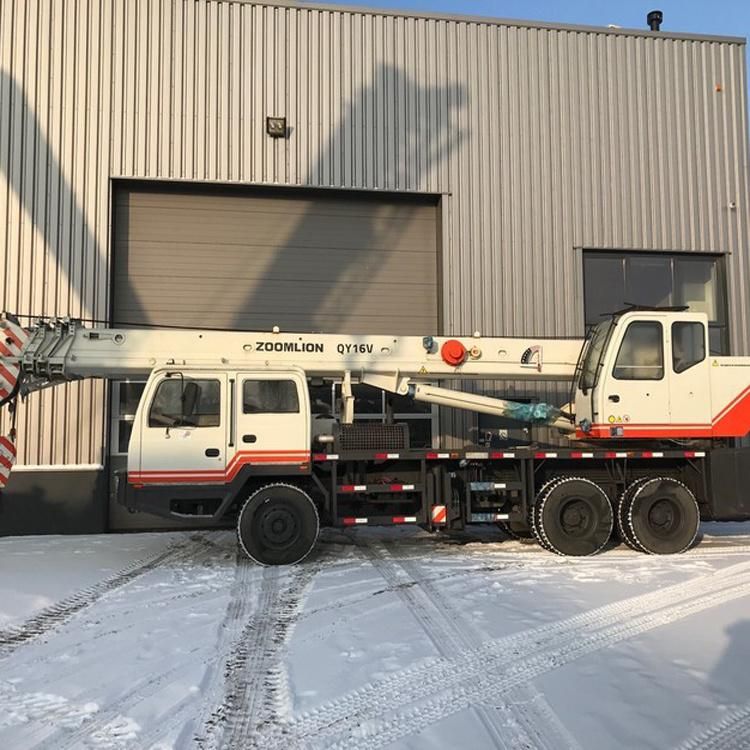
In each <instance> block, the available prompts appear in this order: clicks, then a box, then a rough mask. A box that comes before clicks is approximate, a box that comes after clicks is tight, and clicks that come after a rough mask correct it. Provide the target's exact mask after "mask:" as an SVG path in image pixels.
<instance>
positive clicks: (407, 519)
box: [391, 516, 417, 523]
mask: <svg viewBox="0 0 750 750" xmlns="http://www.w3.org/2000/svg"><path fill="white" fill-rule="evenodd" d="M391 521H392V522H393V523H416V522H417V517H416V516H393V518H392V519H391Z"/></svg>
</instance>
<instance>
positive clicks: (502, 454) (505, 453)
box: [490, 451, 516, 458]
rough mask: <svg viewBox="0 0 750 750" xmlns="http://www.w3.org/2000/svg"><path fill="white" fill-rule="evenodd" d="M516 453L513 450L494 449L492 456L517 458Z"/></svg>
mask: <svg viewBox="0 0 750 750" xmlns="http://www.w3.org/2000/svg"><path fill="white" fill-rule="evenodd" d="M515 457H516V454H515V453H513V452H512V451H510V452H509V451H494V452H492V453H490V458H515Z"/></svg>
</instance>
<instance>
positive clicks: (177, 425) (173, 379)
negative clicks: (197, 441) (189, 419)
mask: <svg viewBox="0 0 750 750" xmlns="http://www.w3.org/2000/svg"><path fill="white" fill-rule="evenodd" d="M174 382H182V383H183V384H185V383H216V385H217V386H218V387H219V409H218V411H217V413H216V418H217V420H218V421H217V422H216V424H185V423H184V422H175V424H172V425H166V424H159V425H155V424H152V423H151V414H152V412H153V408H154V402H155V401H156V397H157V396H158V395H159V390H160V389H161V387H162V386H163V385H164V384H165V383H174ZM221 382H222V381H221V379H220V378H186V377H184V376H183V377H182V378H178V377H176V376H174V375H173V376H171V377H164V378H162V379H161V380H160V381H159V382H158V383H157V384H156V388H155V389H154V393H153V396H151V400H150V401H149V405H148V414H147V415H146V425H147V427H148V428H149V429H157V430H158V429H161V430H163V429H170V430H171V429H180V430H182V429H196V430H205V429H211V428H214V429H215V428H216V427H221V408H222V394H221ZM185 416H187V415H185ZM197 416H200V415H197ZM212 416H213V415H212Z"/></svg>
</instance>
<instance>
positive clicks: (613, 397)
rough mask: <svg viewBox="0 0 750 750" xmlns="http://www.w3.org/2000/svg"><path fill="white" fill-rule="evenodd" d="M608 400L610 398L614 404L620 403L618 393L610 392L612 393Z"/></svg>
mask: <svg viewBox="0 0 750 750" xmlns="http://www.w3.org/2000/svg"><path fill="white" fill-rule="evenodd" d="M609 400H610V401H614V402H615V403H616V404H619V403H620V397H619V396H618V395H617V394H616V393H613V394H612V395H611V396H610V397H609Z"/></svg>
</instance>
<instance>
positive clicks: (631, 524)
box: [626, 477, 701, 555]
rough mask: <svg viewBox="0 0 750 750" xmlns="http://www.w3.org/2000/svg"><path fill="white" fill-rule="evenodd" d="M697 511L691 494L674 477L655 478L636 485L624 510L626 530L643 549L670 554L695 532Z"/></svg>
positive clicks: (687, 544) (689, 542) (683, 546)
mask: <svg viewBox="0 0 750 750" xmlns="http://www.w3.org/2000/svg"><path fill="white" fill-rule="evenodd" d="M700 520H701V518H700V510H699V508H698V503H697V502H696V500H695V495H693V493H692V492H691V491H690V490H689V489H688V488H687V487H686V486H685V485H684V484H683V483H682V482H679V481H678V480H677V479H673V478H672V477H656V478H654V479H649V480H648V481H646V482H643V483H642V484H640V485H639V486H638V487H637V488H636V490H635V492H634V493H633V495H632V499H631V501H630V503H629V507H628V510H627V518H626V521H627V524H626V525H627V530H628V532H629V534H630V535H631V536H632V538H633V540H634V541H635V543H636V544H637V545H638V547H640V548H641V549H642V550H643V551H644V552H648V553H649V554H652V555H674V554H678V553H680V552H684V551H685V550H686V549H688V548H689V547H690V546H691V545H692V544H693V542H694V541H695V537H696V536H697V535H698V527H699V526H700Z"/></svg>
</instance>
